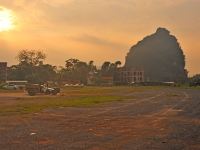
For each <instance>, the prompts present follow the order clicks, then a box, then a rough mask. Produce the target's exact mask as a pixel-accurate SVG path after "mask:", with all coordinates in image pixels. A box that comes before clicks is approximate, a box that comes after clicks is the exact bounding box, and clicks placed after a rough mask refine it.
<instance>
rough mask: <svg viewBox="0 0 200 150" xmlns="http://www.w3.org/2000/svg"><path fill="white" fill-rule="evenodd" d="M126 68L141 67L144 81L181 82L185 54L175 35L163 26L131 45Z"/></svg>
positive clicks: (185, 72) (185, 77) (183, 75)
mask: <svg viewBox="0 0 200 150" xmlns="http://www.w3.org/2000/svg"><path fill="white" fill-rule="evenodd" d="M125 67H126V68H134V69H143V70H144V72H145V79H146V81H152V82H169V81H176V82H182V81H185V80H186V79H187V71H186V70H185V56H184V54H183V50H182V49H181V47H180V44H179V43H178V41H177V39H176V37H175V36H173V35H171V34H170V32H169V31H168V30H167V29H165V28H158V29H157V31H156V33H154V34H152V35H150V36H147V37H145V38H144V39H143V40H142V41H139V42H138V43H137V44H136V45H134V46H133V47H131V49H130V51H129V52H128V54H127V56H126V62H125Z"/></svg>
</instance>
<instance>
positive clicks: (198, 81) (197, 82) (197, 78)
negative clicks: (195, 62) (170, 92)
mask: <svg viewBox="0 0 200 150" xmlns="http://www.w3.org/2000/svg"><path fill="white" fill-rule="evenodd" d="M190 86H200V74H197V75H194V76H193V77H191V78H190Z"/></svg>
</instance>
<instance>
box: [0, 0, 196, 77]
mask: <svg viewBox="0 0 200 150" xmlns="http://www.w3.org/2000/svg"><path fill="white" fill-rule="evenodd" d="M1 9H8V10H9V11H11V12H12V20H13V24H14V27H13V28H12V29H11V30H7V31H0V61H8V62H9V65H12V64H14V63H16V62H17V60H16V55H17V53H18V52H19V51H20V50H22V49H35V50H42V51H44V52H45V53H46V54H47V60H46V63H51V64H53V65H57V66H60V65H64V63H65V60H67V59H69V58H77V59H80V60H82V61H89V60H94V61H95V63H96V64H97V65H99V66H100V65H101V64H102V63H103V62H104V61H111V62H114V61H116V60H120V61H121V62H122V63H124V61H125V56H126V54H127V53H128V51H129V49H130V47H131V46H133V45H135V44H136V43H137V42H138V41H140V40H142V39H143V38H144V37H145V36H147V35H150V34H152V33H154V32H155V31H156V29H157V28H158V27H165V28H167V29H168V30H170V32H171V34H173V35H175V36H176V37H177V39H178V41H179V43H180V44H181V47H182V49H183V50H184V54H185V55H186V63H187V66H186V68H187V69H188V71H189V74H190V75H193V74H196V73H200V66H199V64H200V59H199V56H200V42H199V39H200V38H199V37H200V29H199V28H200V0H9V1H8V0H0V11H1Z"/></svg>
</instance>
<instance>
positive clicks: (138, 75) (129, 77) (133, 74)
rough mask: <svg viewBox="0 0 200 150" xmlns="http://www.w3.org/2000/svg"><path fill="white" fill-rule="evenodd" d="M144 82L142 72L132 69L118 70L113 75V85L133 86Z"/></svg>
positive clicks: (123, 68)
mask: <svg viewBox="0 0 200 150" xmlns="http://www.w3.org/2000/svg"><path fill="white" fill-rule="evenodd" d="M141 82H144V71H143V70H141V69H139V70H138V69H134V68H125V67H122V68H118V70H117V71H116V73H115V75H114V83H115V84H117V85H120V84H133V83H141Z"/></svg>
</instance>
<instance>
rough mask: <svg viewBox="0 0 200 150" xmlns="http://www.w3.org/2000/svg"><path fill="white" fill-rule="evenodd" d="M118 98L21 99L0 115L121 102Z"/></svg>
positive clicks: (0, 111)
mask: <svg viewBox="0 0 200 150" xmlns="http://www.w3.org/2000/svg"><path fill="white" fill-rule="evenodd" d="M121 100H122V97H119V96H89V97H77V98H71V99H68V98H59V97H57V98H50V99H49V98H44V99H40V100H36V99H35V98H30V99H21V100H19V102H17V103H16V104H15V105H9V106H5V107H0V115H3V116H4V115H18V114H28V113H35V112H39V111H42V110H44V109H49V108H60V107H91V106H94V105H97V104H102V103H106V102H113V101H121Z"/></svg>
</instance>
